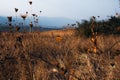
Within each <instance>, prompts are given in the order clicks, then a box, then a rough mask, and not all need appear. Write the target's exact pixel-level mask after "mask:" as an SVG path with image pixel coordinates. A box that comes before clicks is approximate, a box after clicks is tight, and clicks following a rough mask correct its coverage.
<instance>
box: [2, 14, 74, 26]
mask: <svg viewBox="0 0 120 80" xmlns="http://www.w3.org/2000/svg"><path fill="white" fill-rule="evenodd" d="M14 21H15V17H13V25H14V24H15V22H14ZM18 22H23V20H22V18H21V17H19V18H18ZM29 23H30V19H29V18H26V25H29ZM73 23H75V20H72V19H68V18H62V17H43V16H40V17H39V25H40V26H41V27H49V28H61V27H63V26H64V25H67V24H73ZM0 25H7V17H4V16H0Z"/></svg>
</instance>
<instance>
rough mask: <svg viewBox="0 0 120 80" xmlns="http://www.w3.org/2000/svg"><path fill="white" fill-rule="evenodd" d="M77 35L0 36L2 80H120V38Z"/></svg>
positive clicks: (63, 32)
mask: <svg viewBox="0 0 120 80" xmlns="http://www.w3.org/2000/svg"><path fill="white" fill-rule="evenodd" d="M74 32H75V31H74V30H72V29H71V30H54V31H47V32H31V33H18V32H16V33H9V32H3V33H0V80H120V36H119V35H117V36H116V35H107V36H105V35H98V36H97V52H96V53H94V51H93V47H94V45H93V43H92V41H91V38H83V37H77V36H75V33H74Z"/></svg>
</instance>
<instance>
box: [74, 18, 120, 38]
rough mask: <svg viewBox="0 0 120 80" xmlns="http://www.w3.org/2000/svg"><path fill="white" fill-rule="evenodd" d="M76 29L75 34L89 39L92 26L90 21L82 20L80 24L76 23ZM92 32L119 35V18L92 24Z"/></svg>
mask: <svg viewBox="0 0 120 80" xmlns="http://www.w3.org/2000/svg"><path fill="white" fill-rule="evenodd" d="M77 25H78V27H77V28H76V34H77V35H79V36H83V37H91V36H92V32H91V25H92V19H90V20H89V21H88V20H83V21H82V23H80V22H77ZM94 26H95V27H94V32H97V33H98V34H105V35H109V34H117V35H118V34H120V18H119V17H118V18H117V17H115V16H111V17H110V19H108V20H106V21H105V20H102V21H97V20H95V22H94Z"/></svg>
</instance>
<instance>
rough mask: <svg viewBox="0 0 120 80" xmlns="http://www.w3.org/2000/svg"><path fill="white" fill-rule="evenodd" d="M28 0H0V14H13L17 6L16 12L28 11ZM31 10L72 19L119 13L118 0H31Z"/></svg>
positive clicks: (43, 14) (49, 15)
mask: <svg viewBox="0 0 120 80" xmlns="http://www.w3.org/2000/svg"><path fill="white" fill-rule="evenodd" d="M28 1H29V0H1V1H0V15H4V16H8V15H15V13H14V8H19V12H18V14H23V13H25V12H26V11H28V12H29V11H30V5H29V4H28ZM32 1H33V5H32V12H34V13H39V11H40V10H41V11H43V12H42V14H41V16H48V17H66V18H71V19H74V20H80V19H88V18H90V17H91V16H101V18H105V17H106V16H107V15H114V14H115V13H116V12H119V13H120V8H119V0H32Z"/></svg>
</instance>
